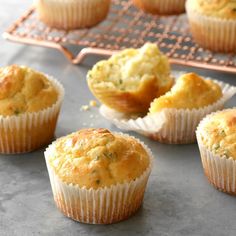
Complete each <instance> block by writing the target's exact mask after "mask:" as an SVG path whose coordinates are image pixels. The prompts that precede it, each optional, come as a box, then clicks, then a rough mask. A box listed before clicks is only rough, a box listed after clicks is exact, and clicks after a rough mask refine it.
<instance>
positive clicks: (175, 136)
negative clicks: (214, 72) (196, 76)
mask: <svg viewBox="0 0 236 236" xmlns="http://www.w3.org/2000/svg"><path fill="white" fill-rule="evenodd" d="M206 79H211V78H206ZM213 81H214V82H216V83H218V84H219V85H220V87H221V89H222V94H223V96H222V97H221V98H220V99H219V100H218V101H217V102H215V103H214V104H212V105H209V106H206V107H203V108H199V109H191V110H190V109H173V108H166V109H163V110H162V111H161V112H158V113H156V114H153V115H148V116H145V117H143V118H136V119H129V117H125V116H124V114H122V113H119V112H116V111H114V110H112V109H110V108H107V107H106V106H105V105H102V106H101V107H100V110H99V111H100V113H101V115H102V116H103V117H105V118H106V119H108V120H109V121H111V122H112V123H113V124H114V125H116V126H117V127H118V128H120V129H122V130H127V131H135V132H137V133H140V134H142V135H145V136H148V137H150V138H152V139H154V140H157V141H159V142H162V143H169V144H186V143H194V142H195V141H196V135H195V130H196V127H197V125H198V123H199V122H200V120H201V119H202V118H203V117H205V116H206V115H207V114H209V113H211V112H214V111H217V110H221V109H222V108H223V106H224V104H225V102H226V101H227V100H229V99H230V98H231V97H232V96H233V95H234V94H235V93H236V87H235V86H231V85H229V84H227V83H224V82H221V81H217V80H213Z"/></svg>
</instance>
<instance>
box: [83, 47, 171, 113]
mask: <svg viewBox="0 0 236 236" xmlns="http://www.w3.org/2000/svg"><path fill="white" fill-rule="evenodd" d="M87 77H88V78H87V81H88V85H89V88H90V90H91V91H92V93H93V94H94V96H95V97H97V99H98V100H99V101H100V102H101V103H104V104H105V105H107V106H108V107H110V108H113V109H115V110H117V111H120V112H123V113H146V112H147V111H148V108H149V105H150V102H151V101H152V100H153V99H154V98H156V97H159V96H160V95H162V94H164V93H166V92H167V91H168V90H169V89H170V88H171V87H172V85H173V78H172V77H171V76H170V65H169V62H168V59H167V57H166V56H164V55H163V54H162V53H161V52H160V51H159V49H158V47H157V45H156V44H151V43H146V44H145V45H144V46H143V47H141V48H140V49H133V48H130V49H125V50H123V51H121V52H119V53H117V54H115V55H113V56H112V57H111V58H110V59H108V60H103V61H100V62H98V63H97V64H96V65H95V66H94V67H93V68H92V70H90V71H89V72H88V75H87Z"/></svg>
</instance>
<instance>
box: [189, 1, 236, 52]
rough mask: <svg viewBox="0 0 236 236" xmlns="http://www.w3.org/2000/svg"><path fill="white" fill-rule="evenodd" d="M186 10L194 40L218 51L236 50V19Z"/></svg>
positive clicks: (204, 46)
mask: <svg viewBox="0 0 236 236" xmlns="http://www.w3.org/2000/svg"><path fill="white" fill-rule="evenodd" d="M189 4H190V3H188V2H187V3H186V12H187V15H188V19H189V24H190V30H191V33H192V35H193V38H194V40H195V41H196V42H197V43H198V44H199V45H200V46H202V47H203V48H206V49H210V50H212V51H216V52H236V20H233V19H221V18H217V17H214V16H205V15H202V14H200V13H197V12H196V11H193V10H191V9H190V6H189Z"/></svg>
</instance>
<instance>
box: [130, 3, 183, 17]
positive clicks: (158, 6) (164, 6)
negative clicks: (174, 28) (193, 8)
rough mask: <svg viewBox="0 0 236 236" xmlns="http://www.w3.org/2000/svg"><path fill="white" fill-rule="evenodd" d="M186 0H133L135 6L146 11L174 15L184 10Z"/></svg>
mask: <svg viewBox="0 0 236 236" xmlns="http://www.w3.org/2000/svg"><path fill="white" fill-rule="evenodd" d="M185 2H186V0H133V3H134V5H135V6H136V7H138V8H140V9H142V10H143V11H145V12H147V13H152V14H160V15H174V14H180V13H183V12H184V11H185Z"/></svg>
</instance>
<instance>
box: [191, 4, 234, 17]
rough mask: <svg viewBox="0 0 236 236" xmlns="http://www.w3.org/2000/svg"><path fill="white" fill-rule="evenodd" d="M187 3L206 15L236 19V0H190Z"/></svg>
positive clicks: (192, 8)
mask: <svg viewBox="0 0 236 236" xmlns="http://www.w3.org/2000/svg"><path fill="white" fill-rule="evenodd" d="M187 4H188V8H189V9H191V10H194V11H197V12H199V13H201V14H203V15H206V16H213V17H217V18H225V19H234V20H236V0H188V2H187Z"/></svg>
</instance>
